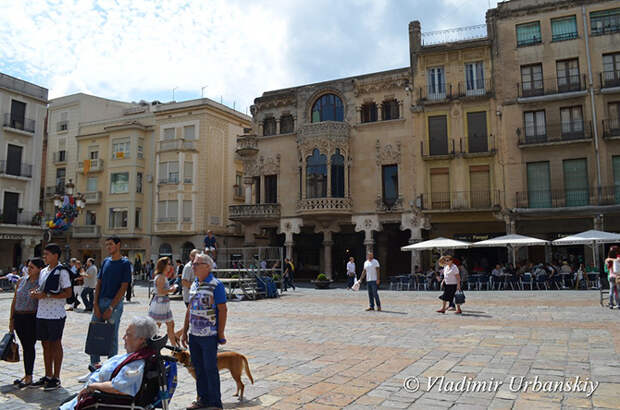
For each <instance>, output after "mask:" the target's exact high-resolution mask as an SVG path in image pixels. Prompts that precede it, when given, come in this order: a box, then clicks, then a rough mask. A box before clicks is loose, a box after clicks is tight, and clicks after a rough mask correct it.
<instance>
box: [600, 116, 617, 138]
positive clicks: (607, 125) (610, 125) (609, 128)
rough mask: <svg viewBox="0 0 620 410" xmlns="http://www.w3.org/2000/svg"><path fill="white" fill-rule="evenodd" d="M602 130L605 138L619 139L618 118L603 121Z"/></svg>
mask: <svg viewBox="0 0 620 410" xmlns="http://www.w3.org/2000/svg"><path fill="white" fill-rule="evenodd" d="M603 130H604V131H603V136H604V137H605V138H612V137H620V118H614V119H611V120H610V119H607V120H603Z"/></svg>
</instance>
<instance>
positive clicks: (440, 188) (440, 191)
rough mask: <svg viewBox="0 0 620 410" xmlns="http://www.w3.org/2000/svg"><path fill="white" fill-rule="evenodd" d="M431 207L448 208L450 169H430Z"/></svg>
mask: <svg viewBox="0 0 620 410" xmlns="http://www.w3.org/2000/svg"><path fill="white" fill-rule="evenodd" d="M431 209H450V171H449V169H448V168H433V169H431Z"/></svg>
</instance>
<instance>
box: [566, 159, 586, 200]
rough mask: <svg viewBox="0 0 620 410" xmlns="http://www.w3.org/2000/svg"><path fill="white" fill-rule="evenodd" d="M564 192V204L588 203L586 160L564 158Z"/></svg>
mask: <svg viewBox="0 0 620 410" xmlns="http://www.w3.org/2000/svg"><path fill="white" fill-rule="evenodd" d="M564 194H565V196H566V206H585V205H588V204H589V203H590V201H589V199H590V196H589V190H588V161H587V160H586V159H585V158H584V159H567V160H564Z"/></svg>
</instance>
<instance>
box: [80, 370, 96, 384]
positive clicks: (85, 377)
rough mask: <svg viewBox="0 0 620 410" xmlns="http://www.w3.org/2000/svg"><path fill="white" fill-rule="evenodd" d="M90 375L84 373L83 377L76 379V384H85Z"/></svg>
mask: <svg viewBox="0 0 620 410" xmlns="http://www.w3.org/2000/svg"><path fill="white" fill-rule="evenodd" d="M91 374H92V372H90V373H86V374H85V375H83V376H80V377H78V379H77V381H78V383H86V381H87V380H88V379H89V378H90V375H91Z"/></svg>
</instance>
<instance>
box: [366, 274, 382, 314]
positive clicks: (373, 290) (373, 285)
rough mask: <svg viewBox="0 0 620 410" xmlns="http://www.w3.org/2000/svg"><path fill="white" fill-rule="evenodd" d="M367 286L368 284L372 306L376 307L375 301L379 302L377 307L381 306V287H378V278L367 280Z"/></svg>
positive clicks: (372, 307)
mask: <svg viewBox="0 0 620 410" xmlns="http://www.w3.org/2000/svg"><path fill="white" fill-rule="evenodd" d="M366 286H368V301H369V303H370V308H371V309H374V308H375V302H376V303H377V307H381V301H380V300H379V290H378V289H379V288H378V287H377V281H376V280H369V281H366Z"/></svg>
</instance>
